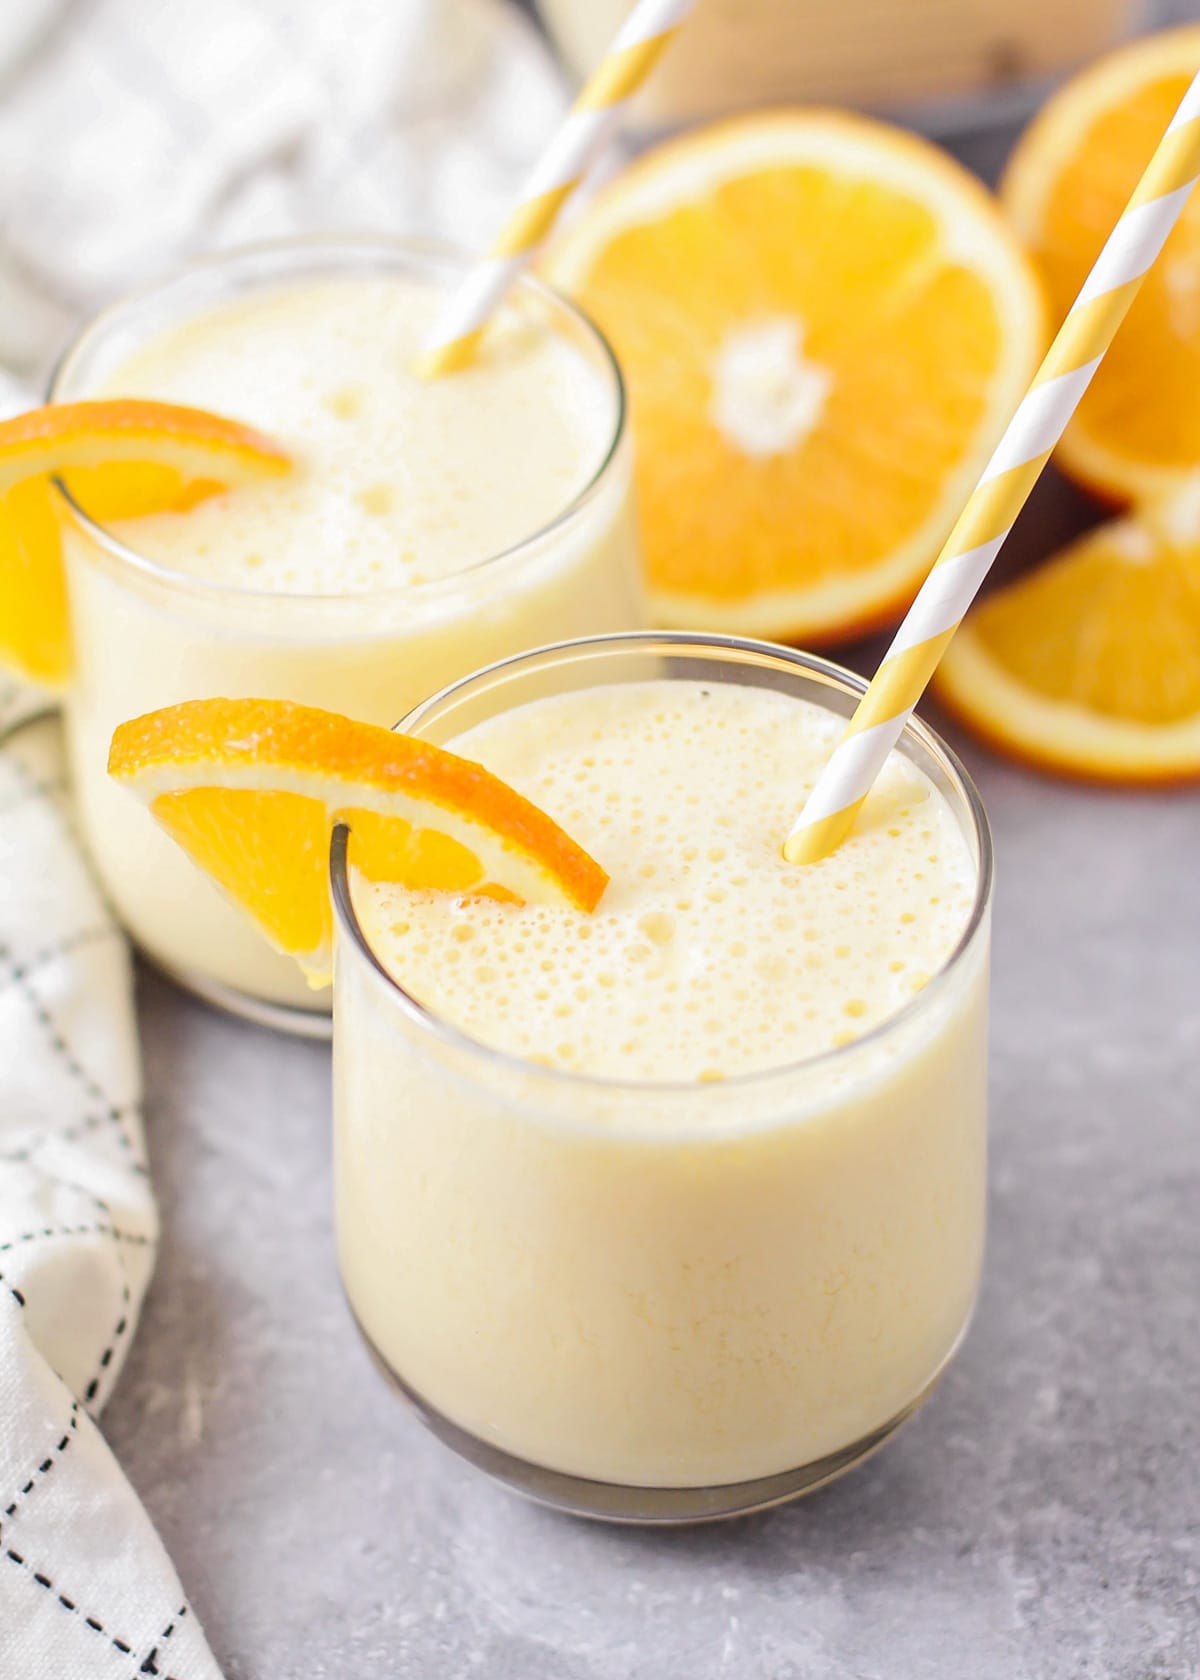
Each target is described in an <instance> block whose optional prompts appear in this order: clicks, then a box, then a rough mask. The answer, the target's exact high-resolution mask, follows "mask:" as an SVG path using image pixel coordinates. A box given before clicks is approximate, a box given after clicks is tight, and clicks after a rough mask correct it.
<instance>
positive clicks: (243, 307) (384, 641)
mask: <svg viewBox="0 0 1200 1680" xmlns="http://www.w3.org/2000/svg"><path fill="white" fill-rule="evenodd" d="M465 271H466V259H463V258H459V257H457V256H456V255H453V254H449V253H446V252H444V251H441V250H438V249H431V248H428V247H424V246H418V245H412V244H406V243H403V242H398V241H389V240H382V239H371V240H367V239H355V240H310V241H299V242H292V243H288V244H281V245H274V246H263V247H260V248H257V249H253V250H246V251H241V252H236V253H233V254H231V255H229V256H225V257H222V258H219V259H216V260H214V261H212V262H208V263H205V264H202V265H199V266H197V267H195V268H193V269H190V270H188V271H187V272H186V273H183V274H181V275H179V276H177V277H176V278H174V279H172V280H170V281H168V282H166V283H165V284H163V285H161V286H158V287H156V288H154V289H153V290H151V291H148V292H145V293H142V294H140V295H138V296H136V297H134V298H132V299H130V300H128V301H127V302H125V303H123V304H121V305H119V306H117V307H116V308H115V309H113V310H110V311H109V312H108V313H107V314H105V315H103V316H101V317H100V318H99V319H98V320H97V321H96V322H95V323H93V325H92V326H91V327H89V328H88V329H87V330H86V331H85V332H84V333H83V334H82V336H81V337H80V338H79V339H78V340H77V341H76V343H75V344H74V345H73V346H72V348H71V349H70V350H69V351H68V353H67V354H66V356H65V357H64V359H63V361H62V363H61V365H60V367H59V369H58V372H57V374H56V377H55V379H54V382H53V386H52V389H51V392H50V398H51V400H52V401H58V402H66V401H72V400H77V399H80V398H91V397H99V396H109V395H111V396H127V397H147V398H154V399H157V400H160V401H166V402H174V403H184V404H191V405H195V406H198V407H202V408H208V409H211V410H214V411H216V412H218V413H222V414H226V415H229V416H230V417H232V418H234V419H237V420H240V421H242V422H245V423H247V424H249V425H251V426H254V427H256V428H258V429H259V430H261V431H263V432H265V433H267V434H268V435H269V436H271V437H272V438H274V439H275V440H276V441H277V442H279V443H280V444H282V445H283V446H284V447H285V448H286V449H287V450H288V451H289V452H290V453H291V454H292V455H293V456H294V458H295V461H296V467H295V470H294V472H293V473H292V474H291V475H290V476H289V477H288V478H286V479H282V480H276V481H272V482H270V483H268V484H263V485H260V486H256V487H252V488H242V489H239V490H237V491H236V492H235V493H233V494H230V495H220V496H216V497H213V498H211V499H210V500H209V501H207V502H205V503H202V504H201V505H200V506H198V507H195V508H192V509H191V510H189V511H188V512H186V513H178V514H161V515H155V516H151V517H149V518H144V519H139V520H137V521H129V522H125V523H124V524H118V525H114V526H112V527H110V528H101V526H100V525H99V524H97V523H96V522H95V521H93V520H92V519H90V518H89V517H88V516H87V515H86V514H85V513H83V512H82V511H81V510H80V509H79V508H78V507H76V506H75V505H74V504H71V505H70V506H69V507H68V509H67V515H66V519H65V522H64V523H65V530H64V557H65V562H66V567H67V578H68V588H69V593H70V603H71V617H72V627H73V634H74V642H75V657H76V671H75V676H74V680H73V685H72V688H71V691H70V693H69V695H68V699H67V710H66V718H67V730H68V742H69V750H70V755H71V762H72V769H73V774H74V780H75V788H76V793H77V796H78V800H79V810H80V815H81V819H82V823H83V827H84V832H85V836H86V838H87V841H88V844H89V847H90V849H91V852H92V855H93V858H94V860H95V862H96V865H97V868H98V870H99V872H100V875H101V877H102V879H103V882H104V885H105V887H106V888H107V890H108V892H109V893H110V895H111V897H112V899H113V901H114V902H115V904H116V906H117V908H118V910H119V912H120V914H121V916H122V918H123V919H124V921H125V922H126V924H127V926H128V927H129V928H130V930H131V931H132V933H133V934H134V936H135V937H136V938H137V940H138V941H139V943H140V944H141V945H142V946H143V947H144V948H145V949H146V950H147V951H148V952H149V953H150V954H151V955H152V956H153V957H154V958H155V959H156V960H157V961H158V962H159V963H160V964H161V965H162V966H163V967H165V968H166V969H168V970H169V971H170V972H172V973H174V974H175V975H176V976H177V977H179V978H181V979H182V980H183V981H184V982H185V983H186V984H188V985H190V986H191V987H192V988H193V989H194V990H196V991H198V992H200V993H202V994H203V995H207V996H209V997H212V998H214V999H215V1000H217V1001H219V1002H221V1003H224V1004H226V1005H227V1006H230V1007H234V1008H237V1009H240V1010H241V1011H242V1012H244V1013H250V1014H253V1015H256V1016H257V1017H259V1018H263V1019H267V1020H271V1021H273V1022H275V1023H276V1024H279V1025H285V1026H288V1027H291V1028H292V1029H293V1030H300V1031H305V1030H308V1031H324V1030H326V1021H327V1013H328V1000H327V996H325V995H322V994H314V993H312V992H310V991H309V990H308V989H307V988H306V986H305V983H304V981H303V980H302V979H301V978H300V977H299V975H298V973H297V971H296V969H295V966H294V964H293V963H292V962H291V961H290V960H289V959H287V958H284V957H282V956H277V955H276V954H275V953H274V952H272V951H271V950H270V949H269V948H268V947H267V946H266V945H265V943H264V942H263V940H262V938H261V936H260V935H259V934H258V933H257V931H256V930H255V929H253V928H251V927H249V926H248V925H247V924H246V923H245V921H244V920H243V918H242V916H241V914H240V913H239V912H238V911H237V910H235V909H234V908H233V907H232V906H230V905H229V904H227V903H226V901H225V900H224V899H223V898H222V896H221V895H220V893H219V892H218V890H217V889H216V888H215V887H213V886H212V885H211V884H210V883H209V882H207V881H205V880H201V879H199V878H198V877H197V875H196V873H195V871H194V870H193V869H192V868H191V866H190V865H189V864H188V862H187V860H186V859H185V858H184V857H183V856H182V854H180V853H179V852H178V850H177V849H176V848H175V847H174V845H173V844H172V842H171V841H170V840H169V839H167V837H166V836H165V835H164V834H162V833H161V832H160V831H159V830H158V829H157V827H156V825H155V824H154V822H153V820H152V819H151V817H150V816H149V815H148V813H147V812H145V811H144V810H141V809H138V808H137V807H136V806H135V805H134V804H133V802H132V801H130V800H128V798H127V797H126V796H125V795H124V794H123V793H122V791H121V790H120V789H119V788H116V787H114V786H113V785H112V784H111V783H110V782H109V780H108V778H107V776H106V773H105V766H106V762H107V753H108V743H109V740H110V738H111V735H112V732H113V729H114V728H115V727H116V725H117V724H118V723H120V722H121V721H123V720H124V719H126V718H130V717H134V716H137V715H139V714H140V713H143V712H147V711H150V710H153V709H155V708H157V707H160V706H166V705H171V704H174V703H176V702H179V701H184V700H191V699H196V698H201V697H204V696H210V695H220V696H228V697H238V696H255V697H262V698H277V699H288V700H297V701H302V702H304V703H306V704H310V705H317V706H323V707H326V708H328V709H330V710H334V711H340V712H344V713H347V714H349V715H350V716H353V717H356V718H361V719H364V720H367V721H371V722H375V723H380V724H386V725H391V724H393V723H394V722H395V720H396V718H397V717H399V716H401V715H402V714H403V713H404V712H405V711H406V710H407V709H409V708H410V707H411V706H412V705H413V704H415V703H416V702H417V701H418V700H419V699H421V698H422V697H423V696H425V695H427V694H429V693H431V692H432V691H434V690H435V689H437V688H439V687H441V686H442V685H443V684H445V683H446V682H448V681H451V680H453V679H454V678H456V677H459V676H462V675H463V674H465V673H466V672H468V671H470V670H472V669H474V668H476V667H478V666H479V665H481V664H485V663H487V662H488V661H490V660H493V659H496V658H500V657H503V656H505V655H507V654H510V653H515V652H518V651H520V650H521V649H524V648H527V647H530V646H534V645H536V644H538V643H540V642H545V641H548V640H553V639H557V638H559V637H562V636H564V635H566V636H569V635H580V634H584V633H594V632H596V631H598V630H601V631H602V630H621V629H629V628H636V627H637V626H638V625H639V624H640V623H641V622H642V621H643V615H642V605H641V595H640V581H639V566H638V553H637V539H636V534H635V526H634V519H633V510H632V491H631V472H632V463H631V449H630V443H629V440H628V437H627V434H626V428H625V405H624V394H623V389H622V385H621V378H620V373H619V371H618V369H617V366H616V363H615V361H614V360H613V357H612V354H611V352H610V351H609V349H608V346H607V345H606V343H605V341H604V340H603V338H602V337H601V335H600V334H599V333H598V332H597V330H596V329H595V328H594V327H593V326H592V325H591V323H590V322H589V321H588V320H587V319H586V318H585V317H584V316H583V315H581V314H580V312H579V311H578V310H576V309H574V308H573V307H572V306H571V305H569V304H567V303H566V302H565V301H563V300H561V299H559V298H558V297H556V296H555V295H553V294H552V293H550V292H549V291H547V290H546V289H545V288H544V287H542V286H540V285H539V284H538V283H537V282H536V281H534V280H532V279H529V278H524V279H522V280H520V281H519V282H518V283H517V285H516V286H515V287H514V290H513V293H512V297H511V301H510V302H509V304H508V305H507V306H506V307H505V309H504V310H503V312H502V313H501V314H500V316H499V317H498V318H497V320H496V323H495V325H494V326H493V328H492V329H491V330H490V331H489V333H488V335H487V336H486V339H485V342H484V344H483V347H482V350H481V353H480V355H479V356H478V358H477V361H476V363H475V365H473V366H472V367H471V368H469V369H466V370H464V371H463V372H461V373H458V374H456V375H455V376H454V377H453V378H446V379H442V380H435V381H424V380H422V379H420V378H419V377H418V376H417V375H416V374H415V373H414V372H413V371H412V370H413V363H414V361H415V359H416V357H417V355H418V353H419V351H420V349H421V347H422V345H423V343H424V341H425V337H426V335H427V333H428V331H429V328H430V327H431V325H432V323H433V320H434V318H435V316H436V313H437V311H438V309H439V307H440V306H441V304H442V302H443V301H444V298H445V295H446V293H447V291H448V290H449V289H450V288H452V287H453V286H454V285H455V284H456V283H457V282H458V281H459V280H460V279H461V277H462V275H463V273H464V272H465Z"/></svg>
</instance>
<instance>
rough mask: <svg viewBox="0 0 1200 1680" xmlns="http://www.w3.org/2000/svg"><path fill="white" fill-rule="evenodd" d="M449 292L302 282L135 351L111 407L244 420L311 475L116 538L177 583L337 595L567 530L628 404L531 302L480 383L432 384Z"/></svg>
mask: <svg viewBox="0 0 1200 1680" xmlns="http://www.w3.org/2000/svg"><path fill="white" fill-rule="evenodd" d="M442 295H443V294H442V293H441V292H440V291H439V290H437V289H436V288H435V287H433V286H431V285H429V284H427V283H424V282H422V281H419V280H414V279H411V278H408V277H403V276H395V277H390V278H386V279H379V278H363V279H357V278H351V279H345V278H342V279H336V280H319V281H311V282H306V283H303V284H300V283H297V284H293V285H288V286H282V287H278V288H271V289H264V290H262V291H254V292H252V293H249V294H247V295H246V296H244V297H241V298H236V299H233V300H231V301H229V302H226V303H223V304H221V305H219V306H217V307H215V308H213V309H211V310H209V311H206V312H203V313H201V314H198V315H196V316H193V317H191V318H190V319H189V320H187V321H185V322H183V323H181V324H180V325H179V326H178V327H172V328H170V329H169V330H167V331H165V332H163V333H162V334H161V335H160V336H158V337H157V338H155V339H152V340H150V341H149V342H148V343H146V344H145V345H143V346H141V347H140V348H139V349H137V350H136V351H134V352H133V354H132V355H130V356H129V357H128V359H127V360H126V361H124V362H123V363H122V364H121V365H120V366H119V367H117V368H116V369H115V370H114V371H113V372H112V373H111V374H110V375H109V376H108V377H107V378H106V380H105V383H104V387H103V390H102V391H100V392H98V393H97V394H98V395H121V396H130V397H151V398H155V399H157V400H159V401H163V402H177V403H187V404H193V405H195V406H198V407H201V408H209V409H213V410H215V411H217V412H218V413H222V414H227V415H229V416H231V417H232V418H234V419H237V420H241V421H243V422H245V423H247V424H249V425H252V426H256V427H258V428H260V429H261V430H262V431H264V432H266V433H268V434H269V435H270V436H271V437H273V438H275V439H277V440H278V441H279V442H280V443H281V444H283V446H284V447H285V448H286V449H288V450H289V451H291V452H292V453H293V455H294V456H295V458H296V461H297V470H296V471H295V472H294V473H292V474H291V475H289V477H287V478H285V479H276V480H271V481H270V482H269V483H264V484H261V485H257V486H251V487H246V488H242V489H239V490H238V491H237V492H236V493H234V494H231V495H223V496H216V497H213V498H212V499H211V500H209V501H207V502H205V503H203V504H202V505H200V506H199V507H196V508H193V509H191V510H190V511H189V512H187V513H186V514H159V515H154V516H151V517H149V518H145V519H138V520H130V521H126V522H124V523H123V524H118V525H117V526H116V527H115V529H116V530H117V534H118V535H119V536H121V537H122V539H123V540H124V541H126V542H127V543H128V544H129V545H130V546H131V547H132V548H134V549H135V550H136V551H137V552H138V553H140V554H144V555H146V556H147V557H148V558H150V559H152V560H155V561H157V562H159V563H160V564H162V565H164V566H168V567H170V568H171V569H172V570H175V571H181V572H186V573H189V574H191V575H194V576H200V577H204V578H207V579H211V580H214V581H218V582H221V583H226V584H230V585H234V586H237V587H241V588H248V589H256V590H278V591H280V592H284V593H293V594H308V593H314V594H336V593H343V592H345V593H350V592H356V591H367V590H375V589H380V588H383V587H388V586H394V585H401V586H403V585H406V584H411V585H416V584H420V583H422V582H426V581H429V580H431V579H436V578H438V577H443V576H446V575H448V574H451V573H454V572H459V571H462V570H464V569H465V568H467V567H469V566H472V565H475V564H476V563H478V562H479V561H481V560H485V559H488V558H489V557H491V556H492V555H495V554H499V553H502V552H503V551H504V550H505V549H507V548H510V547H512V546H513V545H514V544H516V543H519V542H521V541H522V540H523V539H525V538H527V537H529V536H530V535H532V534H533V533H535V532H536V531H538V530H541V529H542V528H543V527H544V526H546V525H548V524H550V523H552V522H553V521H554V520H555V519H556V518H557V517H558V515H559V514H561V513H562V512H563V510H564V509H565V508H566V507H568V506H569V505H570V503H571V502H572V501H573V500H574V498H575V497H576V496H577V495H578V494H579V493H580V492H581V491H582V490H583V489H585V488H586V486H587V485H588V483H589V482H590V481H591V479H592V478H593V477H594V475H595V473H596V471H597V469H598V468H599V467H600V465H601V463H602V461H603V459H604V455H605V452H606V450H607V448H608V445H609V443H610V441H611V432H612V425H613V415H612V406H613V403H612V392H611V388H610V386H609V384H608V382H607V380H606V378H605V376H604V375H603V374H602V373H601V372H599V371H597V369H596V368H595V366H594V365H593V364H592V363H591V362H589V361H588V360H587V359H586V358H585V356H584V354H583V352H582V351H581V350H580V349H579V348H578V347H577V346H576V345H575V344H573V343H571V342H570V341H569V340H568V339H567V338H566V337H565V336H563V335H562V334H561V333H558V332H554V331H551V330H547V325H546V317H545V314H544V313H542V312H541V310H540V308H539V306H537V305H535V304H532V303H531V302H530V301H529V300H523V301H522V303H521V304H520V305H519V306H510V307H509V308H507V309H506V310H505V311H504V313H503V315H502V316H501V318H499V319H498V321H497V323H496V325H495V326H494V328H493V329H492V330H491V331H489V333H488V334H487V337H486V339H485V341H484V344H483V346H482V347H481V351H480V353H479V355H478V356H477V358H476V360H475V362H474V363H473V365H472V366H471V367H470V368H468V369H465V370H464V371H463V372H461V373H457V374H455V375H454V376H453V377H452V378H444V379H440V380H430V381H426V380H422V379H420V378H418V377H417V375H416V374H415V373H414V372H413V371H412V366H413V362H414V359H415V357H416V356H417V354H418V352H419V350H420V349H421V347H422V345H423V344H424V342H425V339H426V336H427V334H428V331H429V328H430V326H431V324H432V322H433V320H434V317H435V314H436V312H437V309H438V307H439V304H440V302H441V300H442Z"/></svg>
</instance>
